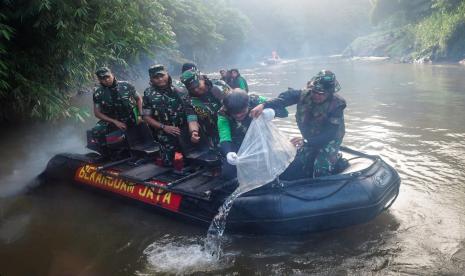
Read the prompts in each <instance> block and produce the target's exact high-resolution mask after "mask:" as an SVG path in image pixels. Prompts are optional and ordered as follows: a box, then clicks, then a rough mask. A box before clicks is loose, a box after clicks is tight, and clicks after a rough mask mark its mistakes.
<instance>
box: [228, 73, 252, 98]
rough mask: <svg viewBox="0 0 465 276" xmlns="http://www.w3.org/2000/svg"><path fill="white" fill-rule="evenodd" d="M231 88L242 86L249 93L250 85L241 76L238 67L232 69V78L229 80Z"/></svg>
mask: <svg viewBox="0 0 465 276" xmlns="http://www.w3.org/2000/svg"><path fill="white" fill-rule="evenodd" d="M228 84H229V86H231V88H233V89H234V88H240V89H242V90H244V91H245V92H247V93H249V85H248V84H247V81H246V80H245V79H244V78H243V77H242V76H241V74H240V73H239V70H238V69H231V78H230V79H229V82H228Z"/></svg>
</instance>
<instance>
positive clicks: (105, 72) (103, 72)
mask: <svg viewBox="0 0 465 276" xmlns="http://www.w3.org/2000/svg"><path fill="white" fill-rule="evenodd" d="M95 75H97V77H98V78H103V77H106V76H111V70H110V68H108V67H100V68H98V69H97V71H95Z"/></svg>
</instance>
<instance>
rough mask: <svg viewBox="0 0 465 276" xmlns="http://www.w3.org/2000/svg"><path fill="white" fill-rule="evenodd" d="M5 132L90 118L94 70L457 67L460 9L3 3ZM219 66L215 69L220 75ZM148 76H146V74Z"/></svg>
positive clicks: (462, 28)
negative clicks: (352, 64) (86, 96)
mask: <svg viewBox="0 0 465 276" xmlns="http://www.w3.org/2000/svg"><path fill="white" fill-rule="evenodd" d="M0 5H1V9H0V123H12V122H18V121H27V120H30V119H33V120H56V119H59V118H63V117H73V118H77V119H84V118H85V117H86V116H88V115H89V114H88V113H87V112H85V111H83V110H82V109H79V108H77V107H75V106H73V105H72V104H71V101H70V99H71V97H72V96H73V95H75V94H76V92H78V91H80V90H85V89H88V88H89V87H90V86H92V85H93V83H94V82H95V79H94V75H93V72H94V71H95V68H96V67H98V66H102V65H106V66H109V67H111V68H112V69H113V70H114V71H115V72H116V74H117V76H118V77H120V78H121V79H127V80H132V79H135V78H137V77H139V76H141V75H143V74H146V68H147V67H148V66H149V65H151V64H153V63H155V62H163V63H165V64H168V65H169V67H170V68H171V70H172V71H173V72H174V73H175V74H179V66H180V64H181V63H183V62H186V61H194V62H196V63H198V64H199V65H200V67H201V68H206V67H210V68H213V67H215V66H216V67H219V66H226V67H229V66H233V65H239V64H242V65H245V64H247V63H251V62H259V61H261V60H263V59H264V58H266V57H268V56H269V54H270V52H271V51H272V50H277V51H278V53H279V54H280V55H281V56H282V57H286V58H296V57H303V56H315V55H331V54H340V53H344V54H345V55H348V56H351V55H384V56H392V57H397V58H399V59H403V60H406V61H414V60H418V59H426V60H432V61H436V60H449V61H455V60H459V59H463V58H464V52H465V41H464V37H465V36H464V35H463V33H464V32H465V1H464V0H371V1H369V0H326V1H316V0H308V1H303V0H288V1H284V0H271V1H260V0H235V1H233V0H217V1H215V0H190V1H187V0H134V1H123V0H99V1H97V0H61V1H59V0H18V1H13V0H0ZM216 67H215V68H216ZM143 76H145V75H143Z"/></svg>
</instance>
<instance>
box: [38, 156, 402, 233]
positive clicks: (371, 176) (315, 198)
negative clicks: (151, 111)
mask: <svg viewBox="0 0 465 276" xmlns="http://www.w3.org/2000/svg"><path fill="white" fill-rule="evenodd" d="M143 152H144V153H147V152H148V151H147V150H146V149H144V150H143ZM152 152H153V151H152ZM341 152H342V154H343V156H344V157H345V158H346V159H348V160H349V164H350V165H349V167H348V168H347V169H346V170H344V171H343V172H341V173H339V174H337V175H332V176H328V177H321V178H315V179H301V180H297V181H280V180H279V179H278V180H275V181H273V182H272V183H269V184H267V185H265V186H263V187H261V188H258V189H256V190H253V191H250V192H247V193H245V194H243V195H241V196H240V197H239V198H237V199H236V201H235V202H234V204H233V207H232V210H231V212H230V214H229V217H228V220H227V227H226V229H227V230H228V231H234V232H248V233H261V234H263V233H268V234H293V233H302V232H312V231H321V230H326V229H332V228H340V227H346V226H349V225H354V224H359V223H364V222H367V221H369V220H371V219H373V218H375V217H376V216H377V215H379V214H380V213H381V212H383V211H385V210H386V209H387V208H389V207H390V206H391V205H392V203H393V202H394V201H395V199H396V198H397V195H398V193H399V186H400V178H399V175H398V174H397V172H396V171H395V170H394V169H393V168H392V167H391V166H389V165H388V164H387V163H385V162H384V161H383V160H382V159H381V158H380V157H378V156H372V155H367V154H364V153H361V152H358V151H355V150H352V149H349V148H342V149H341ZM101 160H102V158H101V157H100V156H99V155H97V154H95V153H90V154H87V155H79V154H58V155H56V156H55V157H53V158H52V159H51V160H50V161H49V163H48V165H47V168H46V170H45V171H44V173H43V176H45V177H46V178H47V179H49V180H53V179H58V180H62V181H64V182H68V183H70V182H73V183H75V184H76V185H78V186H82V187H91V188H93V190H100V191H102V192H104V193H107V194H112V195H119V196H120V197H123V198H127V199H130V200H135V201H138V202H141V203H143V204H144V205H148V206H152V207H154V208H155V209H158V210H160V211H162V212H164V213H169V214H173V215H174V216H177V217H181V218H182V219H186V220H193V221H197V222H201V223H205V224H209V223H210V221H211V219H212V218H213V217H214V215H215V214H216V213H217V210H218V208H219V206H221V204H222V203H223V201H224V200H225V199H226V198H227V197H228V196H229V195H230V194H231V193H232V192H233V191H234V190H235V188H236V187H237V185H238V184H237V181H236V180H232V181H227V182H225V181H222V180H221V179H220V178H219V177H218V176H216V175H217V174H218V170H217V169H215V166H210V165H209V164H208V160H207V161H205V158H202V157H201V156H200V157H199V156H198V157H195V156H194V157H192V156H191V159H190V162H188V163H189V164H191V165H190V166H185V167H182V168H180V167H179V166H178V168H177V169H173V168H165V167H161V166H159V165H157V164H156V163H155V162H153V161H147V159H140V158H137V157H136V158H135V157H134V156H132V157H129V158H126V159H122V160H118V161H116V162H114V161H113V162H109V161H106V162H104V161H101Z"/></svg>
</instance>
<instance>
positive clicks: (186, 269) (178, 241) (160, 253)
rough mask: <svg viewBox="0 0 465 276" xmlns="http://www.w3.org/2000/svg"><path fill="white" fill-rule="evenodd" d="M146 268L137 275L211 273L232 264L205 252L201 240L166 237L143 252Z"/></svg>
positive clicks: (229, 260)
mask: <svg viewBox="0 0 465 276" xmlns="http://www.w3.org/2000/svg"><path fill="white" fill-rule="evenodd" d="M144 254H145V255H146V256H147V262H148V266H147V268H146V269H145V270H144V271H139V272H138V275H151V274H153V273H169V274H176V275H183V274H187V273H195V272H211V271H215V270H221V269H225V268H227V267H229V266H231V265H232V264H233V262H232V261H231V258H229V256H228V257H226V258H222V259H219V258H217V257H216V256H214V255H212V254H211V253H210V252H208V251H207V250H205V247H204V245H202V239H199V238H187V237H186V238H183V237H181V238H180V237H176V238H172V237H169V236H168V235H167V236H165V237H164V238H163V239H161V240H159V241H157V242H154V243H152V244H151V245H149V246H148V247H147V248H146V249H145V250H144Z"/></svg>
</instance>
